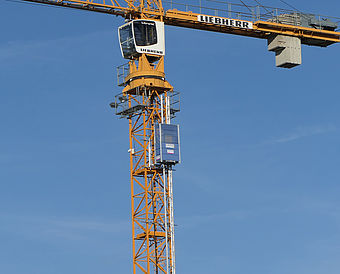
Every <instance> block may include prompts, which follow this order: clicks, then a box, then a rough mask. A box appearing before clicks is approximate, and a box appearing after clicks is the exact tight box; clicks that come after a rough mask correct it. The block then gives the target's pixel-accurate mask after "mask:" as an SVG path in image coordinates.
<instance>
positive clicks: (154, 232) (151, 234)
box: [22, 0, 340, 274]
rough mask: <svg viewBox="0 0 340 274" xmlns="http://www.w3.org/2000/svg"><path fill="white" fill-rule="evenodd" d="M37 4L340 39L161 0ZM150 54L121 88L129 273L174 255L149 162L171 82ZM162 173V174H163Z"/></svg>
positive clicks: (157, 268) (160, 186) (164, 191)
mask: <svg viewBox="0 0 340 274" xmlns="http://www.w3.org/2000/svg"><path fill="white" fill-rule="evenodd" d="M22 1H26V2H35V3H41V4H48V5H55V6H62V7H68V8H75V9H81V10H87V11H93V12H101V13H107V14H112V15H117V16H121V17H123V18H127V19H144V18H147V19H152V20H159V21H163V22H164V23H165V24H167V25H173V26H179V27H185V28H193V29H201V30H206V31H214V32H221V33H229V34H234V35H242V36H249V37H255V38H260V39H268V38H269V37H270V36H271V35H272V34H282V35H289V36H295V37H299V38H301V41H302V43H304V44H308V45H314V46H328V45H330V44H333V43H337V42H340V33H339V32H334V31H325V30H319V29H312V28H304V27H301V26H293V25H286V24H279V23H273V22H267V21H254V22H252V23H253V28H252V29H243V28H237V27H233V26H223V25H216V24H212V23H206V22H200V21H198V15H200V14H198V13H193V12H190V11H179V10H176V9H168V10H164V9H163V6H162V1H161V0H140V1H134V0H125V1H123V0H22ZM149 57H153V58H155V56H152V55H146V54H142V55H141V56H140V57H138V58H137V59H136V60H132V61H130V63H129V69H130V73H129V74H128V75H127V77H126V78H125V83H126V84H125V87H124V89H123V94H124V95H125V97H126V98H127V100H128V105H129V107H132V106H133V105H134V104H138V105H139V106H142V108H141V109H139V111H136V112H135V113H133V114H131V115H130V116H129V117H128V119H129V145H130V150H129V151H130V186H131V216H132V252H133V273H134V274H136V273H158V274H161V273H171V274H174V273H175V270H174V268H170V269H169V270H167V263H166V261H167V254H166V253H167V252H166V247H168V249H169V252H168V260H169V263H170V265H171V264H172V263H173V262H174V260H175V257H173V256H174V255H173V254H174V252H173V249H174V246H172V245H173V239H172V238H171V237H173V236H172V235H174V234H173V231H172V227H171V226H170V225H169V223H168V222H167V221H166V220H169V219H170V218H171V214H172V212H171V210H170V209H169V208H170V207H171V206H169V201H171V199H172V196H171V192H172V190H171V187H170V179H169V174H168V173H166V172H164V169H161V168H159V167H158V168H157V167H155V166H153V165H151V163H150V162H151V161H154V160H155V148H154V144H153V141H152V140H153V139H154V133H155V125H156V124H157V123H160V122H162V117H166V115H167V112H166V111H163V110H165V109H166V107H165V103H164V102H162V100H161V96H162V95H165V96H167V95H169V94H171V93H172V92H173V87H172V86H171V85H170V84H169V83H168V82H167V81H166V80H165V73H164V57H161V58H160V59H159V60H158V62H156V63H153V62H150V61H149V60H150V58H149ZM164 173H165V174H164Z"/></svg>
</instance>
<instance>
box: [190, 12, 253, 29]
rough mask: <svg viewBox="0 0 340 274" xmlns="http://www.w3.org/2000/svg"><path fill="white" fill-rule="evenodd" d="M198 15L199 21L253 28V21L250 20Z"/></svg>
mask: <svg viewBox="0 0 340 274" xmlns="http://www.w3.org/2000/svg"><path fill="white" fill-rule="evenodd" d="M197 17H198V21H199V22H204V23H210V24H215V25H222V26H228V27H236V28H242V29H253V23H252V22H249V21H243V20H236V19H229V18H223V17H216V16H208V15H198V16H197Z"/></svg>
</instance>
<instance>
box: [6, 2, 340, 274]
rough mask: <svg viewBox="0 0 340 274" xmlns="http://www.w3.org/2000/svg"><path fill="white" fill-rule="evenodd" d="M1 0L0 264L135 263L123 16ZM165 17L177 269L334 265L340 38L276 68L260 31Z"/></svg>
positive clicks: (38, 273)
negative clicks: (121, 106) (240, 32)
mask: <svg viewBox="0 0 340 274" xmlns="http://www.w3.org/2000/svg"><path fill="white" fill-rule="evenodd" d="M0 2H1V3H0V26H1V28H0V29H1V36H0V125H1V134H0V273H3V274H97V273H100V274H112V273H115V274H125V273H126V274H128V273H131V233H130V189H129V159H128V153H127V150H128V124H127V121H125V120H119V119H118V118H117V117H115V115H114V114H113V111H112V110H111V109H110V108H109V106H108V105H109V103H110V102H111V101H112V98H113V96H114V95H115V94H117V93H119V92H120V91H121V90H120V88H119V87H117V86H116V80H115V79H116V74H115V67H116V66H118V65H120V64H122V63H124V62H125V60H124V59H122V57H121V55H120V50H119V46H118V41H117V27H118V26H119V25H121V24H122V22H123V20H122V19H120V18H118V17H112V16H108V15H103V14H94V13H88V12H81V11H75V10H68V9H60V8H46V7H40V6H30V5H26V4H16V3H11V2H6V1H0ZM248 2H250V1H248ZM263 2H264V3H266V4H270V5H271V6H276V5H280V3H279V1H277V0H272V1H269V0H267V1H263ZM290 2H292V1H290ZM293 2H294V5H295V6H296V7H297V8H299V9H301V10H306V11H307V12H314V13H317V12H319V13H322V14H329V15H333V16H340V3H339V1H323V2H321V1H303V0H298V1H293ZM280 6H281V5H280ZM166 30H167V33H166V43H167V60H166V73H167V79H168V80H169V81H170V83H171V84H172V85H174V87H175V88H176V89H177V90H179V91H181V93H182V111H181V113H180V115H179V117H178V122H179V123H180V125H181V137H182V153H183V154H182V158H183V163H182V164H181V165H180V166H178V167H177V171H176V173H175V175H174V183H175V218H176V224H177V227H176V228H177V230H176V248H177V250H176V251H177V269H178V273H179V274H206V273H222V274H224V273H227V274H339V273H340V107H339V106H340V93H339V89H340V86H339V78H340V73H339V61H340V58H339V57H340V45H334V46H331V47H330V48H328V49H321V48H312V47H307V46H304V47H303V65H302V66H300V67H298V68H295V69H293V70H283V69H277V68H275V66H274V55H273V53H270V52H267V49H266V42H265V41H261V40H256V39H252V38H244V37H234V36H231V35H223V34H218V33H208V32H203V31H196V30H190V29H180V28H175V27H167V28H166Z"/></svg>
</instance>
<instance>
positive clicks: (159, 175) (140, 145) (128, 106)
mask: <svg viewBox="0 0 340 274" xmlns="http://www.w3.org/2000/svg"><path fill="white" fill-rule="evenodd" d="M163 62H164V60H163V58H161V59H160V60H159V61H158V63H157V64H153V63H151V62H149V60H148V58H147V56H146V55H142V56H141V57H139V58H138V60H136V61H130V62H129V74H128V75H127V76H126V77H124V79H125V80H124V85H125V88H124V90H123V93H122V94H120V95H119V96H117V97H116V98H117V99H116V103H115V107H116V109H117V114H118V115H120V116H121V117H124V118H127V119H128V121H129V139H130V149H129V153H130V178H131V208H132V237H133V246H132V247H133V273H176V270H175V239H174V214H173V208H174V207H173V182H172V173H173V171H172V165H167V164H162V165H159V164H155V163H156V161H155V144H154V140H155V136H154V135H155V125H157V124H160V123H170V121H171V117H172V116H173V114H171V110H170V109H171V102H170V99H171V97H172V96H173V93H174V92H173V88H172V86H171V85H170V84H169V83H168V82H167V81H165V78H164V66H163V64H164V63H163Z"/></svg>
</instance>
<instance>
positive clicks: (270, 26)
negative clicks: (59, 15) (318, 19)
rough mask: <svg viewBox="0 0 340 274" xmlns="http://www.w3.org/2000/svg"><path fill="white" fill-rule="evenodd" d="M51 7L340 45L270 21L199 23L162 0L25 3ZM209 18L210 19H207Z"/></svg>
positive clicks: (336, 36) (331, 35)
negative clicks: (242, 24)
mask: <svg viewBox="0 0 340 274" xmlns="http://www.w3.org/2000/svg"><path fill="white" fill-rule="evenodd" d="M22 1H26V2H35V3H42V4H48V5H56V6H63V7H69V8H76V9H82V10H88V11H94V12H102V13H107V14H113V15H117V16H121V17H124V18H127V19H153V20H160V21H164V23H165V24H166V25H173V26H178V27H185V28H193V29H201V30H206V31H214V32H221V33H229V34H234V35H242V36H249V37H255V38H260V39H268V37H269V36H270V35H272V34H282V35H289V36H295V37H300V38H301V42H302V44H307V45H312V46H322V47H326V46H328V45H331V44H333V43H338V42H340V32H335V31H327V30H320V29H314V28H306V27H301V26H295V25H287V24H280V23H274V22H268V21H254V22H252V23H253V25H254V28H253V29H242V28H237V27H228V26H222V25H216V24H211V23H210V24H209V23H205V22H199V21H198V20H197V17H198V15H200V14H199V13H194V12H191V11H180V10H176V9H168V10H164V9H163V6H162V1H161V0H146V1H145V0H141V1H133V0H125V1H124V0H22ZM207 16H209V15H207Z"/></svg>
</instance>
